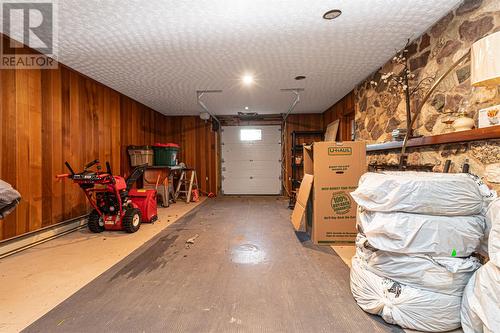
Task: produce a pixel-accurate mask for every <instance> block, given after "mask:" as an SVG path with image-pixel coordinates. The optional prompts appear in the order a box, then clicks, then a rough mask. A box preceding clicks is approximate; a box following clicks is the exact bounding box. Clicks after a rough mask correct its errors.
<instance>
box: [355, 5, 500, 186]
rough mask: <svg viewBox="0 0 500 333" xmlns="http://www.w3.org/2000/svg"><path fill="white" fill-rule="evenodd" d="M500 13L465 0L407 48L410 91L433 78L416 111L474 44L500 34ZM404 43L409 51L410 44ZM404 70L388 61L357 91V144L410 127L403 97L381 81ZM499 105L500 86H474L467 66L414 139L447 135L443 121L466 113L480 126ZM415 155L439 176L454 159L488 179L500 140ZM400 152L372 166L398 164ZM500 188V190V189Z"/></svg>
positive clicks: (422, 119)
mask: <svg viewBox="0 0 500 333" xmlns="http://www.w3.org/2000/svg"><path fill="white" fill-rule="evenodd" d="M499 13H500V1H498V0H465V1H464V2H463V3H462V4H461V5H460V6H459V7H458V8H456V9H455V10H454V11H452V12H450V13H449V14H448V15H446V16H445V17H443V18H442V19H441V20H440V21H439V22H438V23H436V24H435V25H434V26H433V27H431V28H430V29H429V30H428V31H426V32H425V33H424V34H423V35H422V36H420V37H419V38H417V39H416V40H414V41H413V42H412V43H411V44H410V45H409V46H408V47H407V50H408V52H407V55H408V61H409V69H410V71H411V73H412V74H414V75H415V78H414V79H413V80H412V81H410V88H411V87H412V85H413V86H414V85H415V84H416V83H417V82H419V81H420V80H422V79H425V78H428V79H426V80H424V82H423V84H422V86H423V87H424V89H422V90H420V91H419V92H418V93H416V94H415V95H413V96H412V99H411V106H412V110H415V108H416V106H417V105H419V99H421V98H422V96H423V94H424V93H425V92H426V88H428V87H430V85H431V84H432V81H433V80H434V79H436V78H437V77H439V76H440V75H441V74H442V73H444V72H445V71H446V70H447V69H448V68H449V67H450V66H451V65H452V64H453V62H455V61H456V60H457V59H459V58H460V57H461V56H462V55H464V54H465V53H466V52H467V50H468V49H469V48H470V46H471V45H472V43H473V42H475V41H476V40H478V39H480V38H482V37H483V36H486V35H488V34H490V33H492V32H495V31H499V30H500V15H499ZM409 37H410V36H409ZM401 44H402V47H403V45H404V41H401ZM396 51H397V50H395V52H396ZM402 69H403V67H402V65H398V64H396V63H394V62H393V61H388V62H387V63H386V64H385V65H384V66H383V67H382V68H381V69H380V70H379V71H377V72H375V73H374V74H372V75H371V76H370V77H368V78H367V79H366V80H365V81H363V82H362V83H361V84H359V85H358V86H357V87H356V89H355V104H356V120H355V122H356V140H367V141H369V142H386V141H390V140H391V132H392V131H393V130H394V129H396V128H405V127H406V112H405V99H404V96H403V94H402V93H401V94H399V93H394V92H392V91H391V90H390V89H389V87H388V85H387V84H385V83H384V81H383V79H381V77H382V75H383V74H384V73H388V72H394V73H398V72H401V71H402ZM371 81H374V82H376V83H377V85H374V84H373V83H371ZM496 104H500V87H496V88H483V87H480V88H475V87H474V88H473V87H471V85H470V62H469V61H466V62H464V63H463V64H461V65H460V66H458V67H457V68H456V69H455V70H454V71H453V72H452V73H450V75H448V77H447V78H446V79H445V80H444V81H443V82H442V83H441V84H440V86H439V87H438V89H437V90H436V91H435V92H434V94H433V96H431V98H430V99H429V100H428V101H427V103H426V104H425V105H424V107H423V109H422V112H421V114H420V115H419V116H418V118H417V120H416V123H415V126H414V135H426V136H427V135H436V134H441V133H443V131H444V128H445V126H446V125H445V124H444V123H442V121H443V120H444V119H445V118H447V117H448V116H449V113H451V114H453V115H458V113H459V111H466V112H467V113H468V114H469V116H470V117H473V118H474V119H476V121H477V113H478V112H477V111H478V110H480V109H482V108H485V107H488V106H491V105H496ZM409 152H410V156H409V164H410V165H414V166H421V167H425V166H427V167H428V168H431V169H433V170H436V171H439V170H441V169H442V166H443V164H444V161H445V160H447V159H451V160H452V161H453V162H454V163H453V165H454V167H453V168H452V170H453V171H458V170H459V168H460V167H461V165H462V164H463V162H464V161H465V159H468V160H469V162H470V164H471V171H472V172H474V173H476V174H479V175H483V174H484V169H485V167H486V165H488V164H491V163H495V162H496V163H498V162H500V140H490V141H482V142H474V143H469V144H454V145H441V146H433V147H427V148H416V149H410V150H409ZM396 153H397V152H395V153H382V154H380V153H378V154H371V156H370V157H369V163H371V164H386V165H392V164H395V163H397V158H398V155H397V154H396ZM498 181H499V182H500V180H498ZM494 187H496V188H499V189H500V184H497V185H494Z"/></svg>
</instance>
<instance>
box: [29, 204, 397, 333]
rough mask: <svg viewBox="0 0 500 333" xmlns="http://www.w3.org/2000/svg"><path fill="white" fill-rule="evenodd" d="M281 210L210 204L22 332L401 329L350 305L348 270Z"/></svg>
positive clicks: (275, 206)
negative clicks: (301, 236) (303, 237)
mask: <svg viewBox="0 0 500 333" xmlns="http://www.w3.org/2000/svg"><path fill="white" fill-rule="evenodd" d="M286 206H287V202H286V201H285V200H283V199H281V198H277V197H241V198H239V197H225V198H218V199H216V200H211V201H209V202H207V204H206V205H204V206H203V207H202V209H197V210H195V211H193V212H191V213H190V214H188V215H186V217H184V218H183V219H181V220H179V221H178V222H177V223H174V224H173V225H171V226H170V227H168V228H167V229H165V230H163V231H162V232H161V233H160V234H158V235H157V236H156V237H154V238H153V239H151V240H150V241H149V242H147V243H146V244H144V245H143V246H142V247H140V248H139V249H138V250H137V251H134V252H133V253H132V254H131V255H129V256H128V257H127V258H125V259H124V260H122V261H121V262H119V263H118V264H117V265H115V266H114V267H112V268H111V269H109V270H107V271H106V272H105V273H103V274H102V275H100V276H99V277H98V278H96V279H95V280H93V281H92V282H91V283H89V284H88V285H86V286H85V287H84V288H82V289H81V290H79V291H78V292H77V293H76V294H74V295H73V296H71V297H70V298H68V299H67V300H66V301H64V302H63V303H61V304H60V305H59V306H57V307H56V308H55V309H53V310H52V311H50V312H49V313H48V314H46V315H45V316H43V317H42V318H41V319H39V320H38V321H36V322H35V323H34V324H32V325H31V326H29V327H28V328H27V329H26V332H53V331H62V332H89V331H113V332H114V331H121V332H163V331H166V332H239V331H241V332H361V331H364V332H401V330H400V329H399V328H398V327H395V326H391V325H387V324H385V323H383V322H382V321H381V319H379V318H378V317H375V316H371V315H368V314H366V313H364V312H363V311H362V310H361V309H360V308H359V307H358V306H357V305H356V303H355V301H354V300H353V298H352V295H351V293H350V289H349V268H348V267H347V266H346V265H345V264H344V263H343V261H342V259H341V258H340V257H339V256H338V255H336V254H335V252H334V251H333V250H332V249H331V248H329V247H321V248H320V247H316V246H314V245H312V244H311V243H310V241H302V242H301V240H300V239H299V238H298V237H297V236H296V234H295V233H294V232H293V229H292V228H291V226H290V222H289V216H290V211H289V210H288V209H287V208H286ZM192 237H195V240H194V244H186V241H187V240H188V239H190V238H192Z"/></svg>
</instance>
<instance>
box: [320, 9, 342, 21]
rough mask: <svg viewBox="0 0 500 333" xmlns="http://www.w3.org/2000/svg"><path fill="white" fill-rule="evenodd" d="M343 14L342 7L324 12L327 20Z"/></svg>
mask: <svg viewBox="0 0 500 333" xmlns="http://www.w3.org/2000/svg"><path fill="white" fill-rule="evenodd" d="M340 14H342V11H341V10H340V9H332V10H329V11H327V12H326V13H324V14H323V18H324V19H325V20H333V19H335V18H337V17H339V16H340Z"/></svg>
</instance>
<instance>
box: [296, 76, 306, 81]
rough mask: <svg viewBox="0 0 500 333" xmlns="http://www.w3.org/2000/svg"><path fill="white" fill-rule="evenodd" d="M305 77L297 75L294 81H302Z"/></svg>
mask: <svg viewBox="0 0 500 333" xmlns="http://www.w3.org/2000/svg"><path fill="white" fill-rule="evenodd" d="M305 78H306V77H305V76H304V75H298V76H296V77H295V80H297V81H298V80H304V79H305Z"/></svg>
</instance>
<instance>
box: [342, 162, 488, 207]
mask: <svg viewBox="0 0 500 333" xmlns="http://www.w3.org/2000/svg"><path fill="white" fill-rule="evenodd" d="M493 195H494V194H493V192H491V191H489V190H488V188H487V187H486V186H485V185H484V184H483V183H482V182H481V181H480V180H479V179H478V178H477V177H474V176H472V175H469V174H463V173H460V174H446V173H432V172H383V173H371V172H369V173H366V174H364V175H363V176H362V177H361V179H360V181H359V186H358V188H357V189H356V191H354V192H352V193H351V196H352V197H353V198H354V200H355V201H356V202H357V203H358V205H360V206H361V207H364V208H365V209H367V210H370V211H377V212H397V211H400V212H408V213H419V214H429V215H443V216H466V215H476V214H479V213H481V211H482V209H483V208H484V201H485V200H486V199H487V198H491V197H492V196H493Z"/></svg>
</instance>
